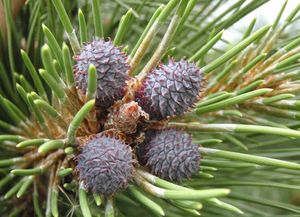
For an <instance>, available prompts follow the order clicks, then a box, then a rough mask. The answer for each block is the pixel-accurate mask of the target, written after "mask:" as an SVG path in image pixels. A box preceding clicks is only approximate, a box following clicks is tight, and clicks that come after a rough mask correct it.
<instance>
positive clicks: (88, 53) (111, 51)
mask: <svg viewBox="0 0 300 217" xmlns="http://www.w3.org/2000/svg"><path fill="white" fill-rule="evenodd" d="M126 58H127V57H126V55H125V54H124V53H122V52H121V50H120V49H119V48H117V47H115V46H114V45H113V44H112V42H111V41H107V42H106V41H104V40H102V39H98V40H94V41H92V42H90V43H87V44H86V45H85V46H83V47H82V49H81V51H80V53H79V54H78V55H77V56H75V60H76V61H77V64H76V65H75V66H74V72H75V80H76V83H77V87H78V89H80V90H81V91H83V93H85V92H86V88H87V80H88V68H89V65H90V64H93V65H95V67H96V69H97V81H98V82H97V95H96V106H97V107H98V108H101V109H107V108H109V107H110V106H111V105H112V104H113V103H114V102H115V101H116V100H119V99H121V98H122V97H123V95H124V93H125V91H126V81H127V80H128V79H129V75H128V74H127V71H128V69H129V65H128V64H127V63H126Z"/></svg>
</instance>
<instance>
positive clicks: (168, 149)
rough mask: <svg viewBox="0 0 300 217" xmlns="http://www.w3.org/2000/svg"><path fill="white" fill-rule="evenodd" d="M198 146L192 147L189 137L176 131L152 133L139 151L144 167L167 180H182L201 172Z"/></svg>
mask: <svg viewBox="0 0 300 217" xmlns="http://www.w3.org/2000/svg"><path fill="white" fill-rule="evenodd" d="M198 147H199V146H198V145H194V144H192V138H191V136H190V135H189V134H187V133H185V132H182V131H179V130H175V129H165V130H151V131H148V132H146V139H145V141H144V142H143V143H142V144H140V145H139V146H138V148H137V157H138V160H139V162H140V163H141V164H142V165H145V166H146V167H148V168H149V169H150V171H151V173H153V174H154V175H157V176H159V177H161V178H163V179H167V180H171V181H178V182H180V181H181V180H183V179H186V178H190V177H191V176H192V175H193V174H195V173H196V172H198V171H199V166H200V154H199V151H198Z"/></svg>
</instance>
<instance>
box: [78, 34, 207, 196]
mask: <svg viewBox="0 0 300 217" xmlns="http://www.w3.org/2000/svg"><path fill="white" fill-rule="evenodd" d="M75 60H76V65H75V66H74V76H75V80H76V84H77V89H78V91H79V93H82V95H84V94H85V92H86V91H87V87H88V84H87V82H88V68H89V65H90V64H93V65H94V66H95V67H96V70H97V92H96V109H97V112H98V115H97V117H98V123H99V130H98V133H97V134H95V135H90V136H89V138H88V139H85V140H84V142H83V144H80V146H81V147H82V149H81V153H80V154H79V155H78V157H77V170H78V173H79V180H80V182H81V183H83V186H84V187H85V188H86V189H87V190H90V191H92V192H94V193H100V194H103V195H111V194H113V193H115V192H117V191H119V190H123V189H125V188H126V187H127V186H128V182H129V181H130V180H131V178H132V176H133V174H134V171H135V168H137V167H145V168H146V169H148V170H149V171H150V172H151V173H152V174H154V175H157V176H159V177H161V178H163V179H167V180H170V181H174V182H180V181H181V180H183V179H186V178H190V177H191V176H192V175H193V174H195V173H196V172H198V170H199V165H200V155H199V152H198V145H195V144H192V139H191V136H190V135H189V134H188V133H186V132H183V131H179V130H176V129H173V128H166V127H165V126H166V122H167V120H168V118H169V117H174V116H181V115H183V114H184V112H186V111H187V110H188V109H189V108H190V107H192V106H193V104H194V103H195V102H196V101H197V100H199V93H200V91H201V90H202V88H203V74H202V72H201V71H200V69H199V68H197V67H196V66H195V65H194V64H192V63H189V62H187V61H186V60H181V61H179V62H175V61H174V60H172V59H170V60H169V63H168V64H166V65H163V64H161V65H160V66H158V67H157V68H156V69H153V70H152V71H150V72H148V74H147V76H146V77H145V78H144V79H142V80H139V79H137V78H134V77H131V76H129V75H128V71H129V68H130V67H129V65H128V63H127V56H126V54H124V53H123V52H122V51H121V50H120V48H118V47H115V46H114V45H113V44H112V43H111V41H104V40H102V39H97V40H94V41H92V42H90V43H87V44H85V45H84V46H83V47H82V49H81V51H80V53H79V54H78V55H76V56H75Z"/></svg>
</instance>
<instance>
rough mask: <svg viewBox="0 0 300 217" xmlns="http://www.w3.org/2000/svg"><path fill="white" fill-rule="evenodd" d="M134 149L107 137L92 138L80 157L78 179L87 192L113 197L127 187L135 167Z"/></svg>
mask: <svg viewBox="0 0 300 217" xmlns="http://www.w3.org/2000/svg"><path fill="white" fill-rule="evenodd" d="M133 163H134V160H133V157H132V151H131V148H130V147H129V146H128V145H126V144H125V143H124V142H122V141H121V140H118V139H115V138H111V137H107V136H106V135H104V134H97V135H94V136H91V137H90V138H89V139H88V141H87V142H86V143H85V144H84V146H83V148H82V152H81V153H80V154H79V155H78V164H77V169H78V171H79V180H80V181H83V183H84V186H85V188H86V189H87V190H91V191H92V192H94V193H98V194H103V195H110V194H113V193H115V192H118V191H120V190H123V189H125V188H127V186H128V182H129V180H130V179H131V176H132V173H133V170H134V167H133Z"/></svg>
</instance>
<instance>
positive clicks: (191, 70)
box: [135, 60, 204, 120]
mask: <svg viewBox="0 0 300 217" xmlns="http://www.w3.org/2000/svg"><path fill="white" fill-rule="evenodd" d="M203 83H204V82H203V74H202V72H201V71H200V69H198V68H197V67H196V66H195V64H192V63H189V62H187V61H186V60H181V61H179V62H174V61H173V60H170V61H169V63H168V65H160V66H159V67H158V68H157V69H154V70H153V71H151V72H150V73H149V74H148V75H147V76H146V78H145V79H144V80H143V82H142V85H141V87H140V89H139V90H138V91H137V92H136V94H135V95H136V96H135V100H136V102H138V103H139V105H140V106H141V107H142V108H143V110H144V111H145V112H147V113H148V114H149V115H150V119H154V120H162V119H165V118H167V117H168V116H180V115H182V114H183V113H184V112H185V111H187V110H188V109H189V108H190V107H192V106H193V105H194V103H195V102H196V101H197V100H198V98H199V92H200V91H201V89H202V88H203Z"/></svg>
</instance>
